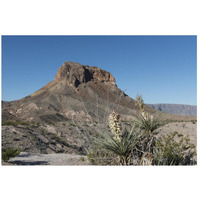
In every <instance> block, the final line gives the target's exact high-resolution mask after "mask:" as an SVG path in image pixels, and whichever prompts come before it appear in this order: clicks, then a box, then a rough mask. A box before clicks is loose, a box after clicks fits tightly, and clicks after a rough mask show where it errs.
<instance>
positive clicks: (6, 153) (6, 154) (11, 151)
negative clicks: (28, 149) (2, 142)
mask: <svg viewBox="0 0 200 200" xmlns="http://www.w3.org/2000/svg"><path fill="white" fill-rule="evenodd" d="M19 154H20V149H16V148H12V147H8V148H6V149H2V160H3V161H5V162H7V161H8V160H9V159H10V158H13V157H16V156H18V155H19Z"/></svg>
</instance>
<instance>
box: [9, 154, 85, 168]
mask: <svg viewBox="0 0 200 200" xmlns="http://www.w3.org/2000/svg"><path fill="white" fill-rule="evenodd" d="M8 163H9V164H12V165H89V162H88V160H87V157H86V156H80V155H72V154H34V153H26V152H21V153H20V155H19V156H17V157H15V158H11V159H10V160H9V161H8Z"/></svg>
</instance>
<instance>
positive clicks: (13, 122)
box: [2, 121, 29, 126]
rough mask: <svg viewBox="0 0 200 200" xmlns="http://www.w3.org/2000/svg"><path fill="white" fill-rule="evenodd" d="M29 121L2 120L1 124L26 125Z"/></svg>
mask: <svg viewBox="0 0 200 200" xmlns="http://www.w3.org/2000/svg"><path fill="white" fill-rule="evenodd" d="M28 124H29V122H24V121H3V122H2V126H17V125H28Z"/></svg>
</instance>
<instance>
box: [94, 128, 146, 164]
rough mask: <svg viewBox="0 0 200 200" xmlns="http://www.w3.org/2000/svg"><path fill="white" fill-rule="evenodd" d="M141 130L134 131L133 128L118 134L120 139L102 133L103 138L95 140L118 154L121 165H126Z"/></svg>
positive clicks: (140, 135) (102, 146)
mask: <svg viewBox="0 0 200 200" xmlns="http://www.w3.org/2000/svg"><path fill="white" fill-rule="evenodd" d="M142 135H143V134H142V133H141V132H134V131H133V129H132V130H131V131H130V132H128V131H126V130H125V131H124V133H123V134H122V135H121V136H120V137H121V140H116V139H115V138H114V137H113V136H112V135H110V134H109V133H107V134H104V138H101V139H98V140H96V142H97V143H98V144H99V145H100V146H101V148H104V149H106V150H108V151H110V152H112V153H114V154H115V155H117V156H119V163H120V164H121V165H127V164H128V162H129V159H130V155H131V153H132V150H133V149H134V147H135V145H136V144H137V142H138V141H139V139H140V138H141V137H142Z"/></svg>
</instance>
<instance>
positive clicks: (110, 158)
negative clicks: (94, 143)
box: [87, 149, 118, 165]
mask: <svg viewBox="0 0 200 200" xmlns="http://www.w3.org/2000/svg"><path fill="white" fill-rule="evenodd" d="M87 158H88V160H89V162H90V163H91V164H92V165H117V164H118V158H117V156H116V155H115V154H113V153H111V152H109V151H106V149H94V150H93V151H90V152H89V153H88V154H87Z"/></svg>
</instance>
